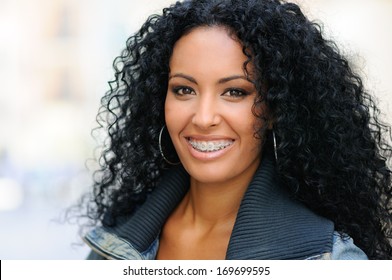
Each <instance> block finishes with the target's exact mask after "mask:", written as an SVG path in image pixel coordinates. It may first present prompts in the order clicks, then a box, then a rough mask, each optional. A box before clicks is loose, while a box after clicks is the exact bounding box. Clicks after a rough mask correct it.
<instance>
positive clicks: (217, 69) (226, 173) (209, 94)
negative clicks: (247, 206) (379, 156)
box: [157, 26, 263, 259]
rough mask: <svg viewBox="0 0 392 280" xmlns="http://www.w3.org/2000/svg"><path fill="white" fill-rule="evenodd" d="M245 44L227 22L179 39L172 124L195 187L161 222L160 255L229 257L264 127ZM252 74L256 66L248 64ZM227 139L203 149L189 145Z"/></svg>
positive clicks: (169, 103)
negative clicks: (256, 112)
mask: <svg viewBox="0 0 392 280" xmlns="http://www.w3.org/2000/svg"><path fill="white" fill-rule="evenodd" d="M246 60H247V57H246V56H245V55H244V53H243V51H242V45H241V44H240V43H239V42H238V41H236V40H234V39H233V37H232V36H230V34H229V32H228V31H227V30H226V29H225V28H223V27H218V26H214V27H198V28H195V29H193V30H192V31H191V32H189V33H187V34H186V35H184V36H183V37H181V38H180V39H179V40H178V41H177V42H176V44H175V46H174V49H173V54H172V57H171V60H170V74H169V81H168V90H167V96H166V101H165V119H166V125H167V128H168V131H169V134H170V137H171V139H172V142H173V144H174V146H175V148H176V151H177V154H178V156H179V158H180V160H181V162H182V164H183V166H184V168H185V169H186V170H187V172H188V173H189V174H190V182H191V183H190V184H191V185H190V189H189V192H188V193H187V194H186V195H185V197H184V199H183V200H182V201H181V203H180V204H179V205H178V207H177V208H176V209H175V210H174V211H173V213H172V214H171V216H170V217H169V218H168V220H167V222H166V224H165V225H164V227H163V230H162V234H161V238H160V247H159V251H158V255H157V258H158V259H224V258H225V255H226V251H227V246H228V242H229V240H230V235H231V232H232V229H233V226H234V222H235V219H236V215H237V212H238V209H239V206H240V203H241V200H242V197H243V195H244V193H245V191H246V188H247V186H248V184H249V183H250V181H251V179H252V177H253V175H254V173H255V171H256V169H257V168H258V166H259V163H260V160H261V140H260V139H256V138H255V137H254V132H255V129H256V128H257V127H258V126H260V125H263V124H262V123H260V120H259V119H257V118H256V117H255V116H254V114H253V113H252V106H253V104H254V100H255V98H256V90H255V87H254V85H253V83H252V82H250V81H249V80H248V79H247V78H246V73H245V71H244V69H243V65H244V62H245V61H246ZM248 65H249V66H248V69H247V73H251V72H252V71H251V70H252V69H251V67H252V65H251V64H248ZM190 141H191V142H192V141H193V142H195V141H196V142H198V143H202V142H201V141H210V142H212V143H215V144H216V143H218V142H219V143H224V144H225V145H227V147H225V148H224V149H221V150H219V151H214V152H205V151H203V152H202V151H200V150H199V149H198V148H200V147H197V148H195V147H194V146H192V145H191V144H190Z"/></svg>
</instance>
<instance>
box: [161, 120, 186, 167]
mask: <svg viewBox="0 0 392 280" xmlns="http://www.w3.org/2000/svg"><path fill="white" fill-rule="evenodd" d="M165 127H166V125H163V126H162V128H161V131H160V132H159V138H158V141H159V143H158V144H159V152H160V153H161V156H162V158H163V159H164V160H165V161H166V162H167V163H168V164H170V165H179V164H180V163H181V162H180V161H179V162H173V161H170V160H168V159H167V157H166V156H165V154H164V152H163V147H162V134H163V130H164V129H165Z"/></svg>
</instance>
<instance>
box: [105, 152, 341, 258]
mask: <svg viewBox="0 0 392 280" xmlns="http://www.w3.org/2000/svg"><path fill="white" fill-rule="evenodd" d="M188 188H189V175H188V174H187V172H186V171H185V170H184V169H183V168H182V167H178V168H175V169H171V170H169V171H168V172H167V173H166V174H165V175H164V177H163V178H162V180H161V183H160V184H159V186H158V187H157V188H156V189H155V190H154V191H153V192H152V194H151V195H150V197H149V198H148V199H147V201H146V202H145V203H144V204H143V205H142V206H141V207H140V208H139V209H138V210H137V211H136V212H135V213H134V215H132V216H131V217H130V218H127V219H126V220H125V221H123V222H121V223H119V224H118V225H117V226H115V227H113V228H108V229H106V230H107V231H108V232H110V233H112V234H114V235H115V236H118V237H119V238H121V239H123V240H124V241H125V242H126V243H128V244H132V246H133V247H134V248H135V249H136V250H138V251H139V252H144V251H147V250H148V249H149V247H150V246H151V244H153V243H154V241H155V240H156V239H157V237H158V236H159V234H160V232H161V229H162V226H163V225H164V223H165V221H166V219H167V217H168V216H169V215H170V213H171V212H172V211H173V210H174V208H175V207H176V206H177V205H178V204H179V203H180V201H181V199H182V198H183V197H184V195H185V194H186V192H187V190H188ZM333 231H334V226H333V223H332V222H331V221H329V220H327V219H325V218H322V217H320V216H317V215H316V214H314V213H313V212H311V211H310V210H309V209H307V208H306V207H305V206H303V205H302V204H300V203H298V202H296V201H294V200H292V199H291V198H290V197H289V195H288V193H287V191H285V190H284V189H283V188H282V187H280V185H279V184H278V182H277V176H276V172H275V167H274V163H273V161H272V160H270V159H269V158H268V157H265V158H264V159H263V161H262V163H261V164H260V166H259V168H258V170H257V171H256V174H255V176H254V178H253V180H252V182H251V183H250V184H249V187H248V189H247V191H246V192H245V195H244V198H243V200H242V202H241V206H240V209H239V212H238V215H237V218H236V222H235V224H234V228H233V232H232V235H231V237H230V241H229V246H228V250H227V253H226V259H306V258H309V257H311V256H316V255H321V254H324V253H327V252H331V249H332V239H333Z"/></svg>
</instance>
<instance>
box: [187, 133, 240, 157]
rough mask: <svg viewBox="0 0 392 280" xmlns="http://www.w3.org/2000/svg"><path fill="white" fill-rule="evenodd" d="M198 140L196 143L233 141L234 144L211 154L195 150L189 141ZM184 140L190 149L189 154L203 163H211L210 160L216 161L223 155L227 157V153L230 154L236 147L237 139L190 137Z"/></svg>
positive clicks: (217, 136) (204, 136)
mask: <svg viewBox="0 0 392 280" xmlns="http://www.w3.org/2000/svg"><path fill="white" fill-rule="evenodd" d="M190 139H192V140H196V141H206V142H207V141H214V142H216V141H232V142H233V143H232V144H230V145H229V146H227V147H225V148H223V149H221V150H217V151H211V152H202V151H199V150H197V149H195V148H194V147H193V146H192V145H191V144H190V142H189V140H190ZM184 140H185V142H186V145H187V147H188V150H189V153H190V154H191V155H192V156H193V157H194V158H196V159H198V160H202V161H209V160H215V159H218V158H220V157H222V156H223V155H225V154H226V153H227V152H229V151H230V150H231V149H232V147H233V146H234V145H235V142H236V141H235V139H233V138H231V137H227V136H220V135H208V136H206V135H189V136H186V137H184Z"/></svg>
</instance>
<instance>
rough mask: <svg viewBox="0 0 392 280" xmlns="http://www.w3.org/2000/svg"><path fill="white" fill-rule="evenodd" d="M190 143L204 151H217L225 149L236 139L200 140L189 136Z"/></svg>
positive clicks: (196, 148) (198, 149)
mask: <svg viewBox="0 0 392 280" xmlns="http://www.w3.org/2000/svg"><path fill="white" fill-rule="evenodd" d="M187 141H188V143H189V144H190V145H191V146H192V148H194V149H195V150H197V151H199V152H203V153H210V152H216V151H219V150H223V149H225V148H227V147H229V146H231V145H232V144H233V143H234V140H231V139H230V140H215V141H199V140H195V139H192V138H187Z"/></svg>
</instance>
